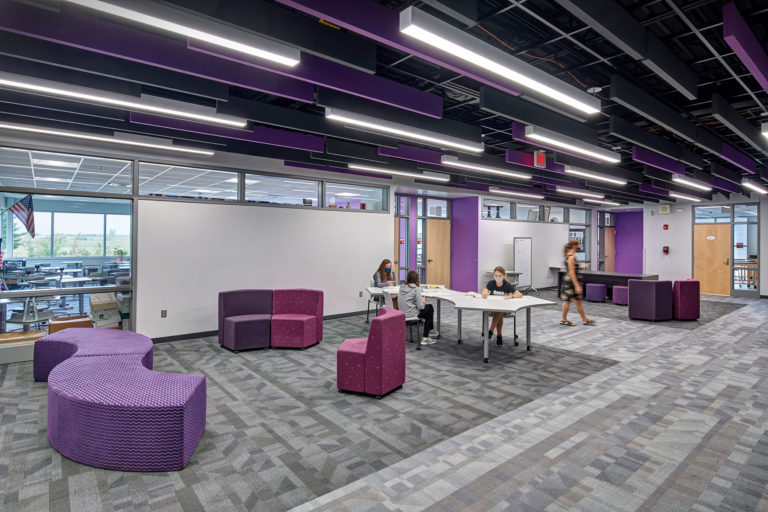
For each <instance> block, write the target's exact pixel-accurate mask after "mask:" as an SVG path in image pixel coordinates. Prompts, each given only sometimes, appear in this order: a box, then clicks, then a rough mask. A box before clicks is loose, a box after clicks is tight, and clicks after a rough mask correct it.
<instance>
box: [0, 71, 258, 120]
mask: <svg viewBox="0 0 768 512" xmlns="http://www.w3.org/2000/svg"><path fill="white" fill-rule="evenodd" d="M0 87H2V88H9V89H16V90H21V91H24V92H31V93H33V94H41V95H43V96H57V97H61V98H66V99H69V100H73V101H78V102H83V103H96V104H100V105H108V106H111V107H118V108H123V109H126V110H132V111H138V112H148V113H150V114H158V115H161V116H170V117H180V118H183V119H188V120H191V121H198V122H201V123H210V124H217V125H222V126H228V127H234V128H245V126H247V124H248V121H246V120H245V119H241V118H237V117H234V116H227V115H219V114H210V115H208V114H203V113H199V112H194V109H195V108H199V107H196V106H190V107H191V108H190V110H180V109H178V108H168V107H163V106H161V105H151V104H148V103H147V102H146V101H142V99H140V98H135V97H133V96H128V95H125V94H116V93H110V92H106V91H100V90H98V89H91V88H89V87H80V86H76V85H68V84H62V83H59V82H53V81H50V80H43V79H37V78H31V77H27V76H23V75H17V74H14V73H5V72H2V71H0ZM174 103H175V104H178V103H180V102H174Z"/></svg>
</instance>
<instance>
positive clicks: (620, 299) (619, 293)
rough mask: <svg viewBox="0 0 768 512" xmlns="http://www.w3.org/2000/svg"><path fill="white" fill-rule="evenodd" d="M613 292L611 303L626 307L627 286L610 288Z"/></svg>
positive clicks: (627, 299) (627, 302) (627, 301)
mask: <svg viewBox="0 0 768 512" xmlns="http://www.w3.org/2000/svg"><path fill="white" fill-rule="evenodd" d="M611 290H612V292H613V303H614V304H619V305H622V306H626V305H627V304H629V287H628V286H614V287H613V288H611Z"/></svg>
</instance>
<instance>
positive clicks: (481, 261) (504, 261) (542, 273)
mask: <svg viewBox="0 0 768 512" xmlns="http://www.w3.org/2000/svg"><path fill="white" fill-rule="evenodd" d="M515 237H531V239H532V240H531V242H532V252H533V258H532V259H533V268H532V284H533V286H534V287H535V288H544V287H547V286H557V272H555V271H553V270H550V269H549V267H550V266H552V267H559V266H561V265H562V263H563V246H564V245H565V244H566V242H568V224H555V223H543V222H514V221H503V220H486V219H480V228H479V233H478V255H477V256H478V257H477V260H478V262H477V264H478V269H477V270H478V274H479V275H478V290H480V289H482V287H483V286H485V284H486V283H487V282H488V281H489V280H490V279H491V277H490V275H489V274H486V273H485V272H486V271H489V270H493V268H494V267H495V266H497V265H501V266H503V267H504V268H506V269H507V270H511V269H512V268H513V266H512V263H513V261H512V260H513V259H514V258H513V255H514V249H513V243H514V239H515Z"/></svg>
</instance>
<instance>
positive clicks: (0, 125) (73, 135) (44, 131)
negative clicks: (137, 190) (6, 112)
mask: <svg viewBox="0 0 768 512" xmlns="http://www.w3.org/2000/svg"><path fill="white" fill-rule="evenodd" d="M0 130H11V131H16V132H24V133H37V134H40V135H53V136H56V137H67V138H70V139H82V140H91V141H95V142H108V143H110V144H123V145H125V146H138V147H142V148H151V149H162V150H164V151H175V152H177V153H189V154H192V155H203V156H211V155H213V154H214V152H213V151H210V150H206V149H194V148H184V147H180V146H174V145H172V142H171V141H168V142H169V143H168V144H154V143H151V142H143V141H138V140H131V139H121V138H118V137H114V136H112V137H110V136H108V135H91V134H88V133H80V132H70V131H66V130H51V129H49V128H40V127H37V126H27V125H23V124H16V123H6V122H3V121H0ZM164 140H167V139H164Z"/></svg>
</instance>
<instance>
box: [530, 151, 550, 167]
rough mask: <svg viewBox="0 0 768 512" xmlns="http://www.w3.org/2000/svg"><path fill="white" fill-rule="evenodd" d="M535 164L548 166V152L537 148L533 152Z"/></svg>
mask: <svg viewBox="0 0 768 512" xmlns="http://www.w3.org/2000/svg"><path fill="white" fill-rule="evenodd" d="M533 165H534V166H536V167H541V168H544V167H546V166H547V153H546V152H545V151H541V150H537V151H534V152H533Z"/></svg>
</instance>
